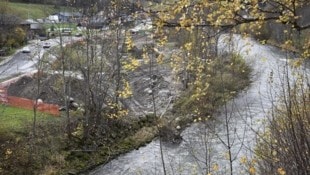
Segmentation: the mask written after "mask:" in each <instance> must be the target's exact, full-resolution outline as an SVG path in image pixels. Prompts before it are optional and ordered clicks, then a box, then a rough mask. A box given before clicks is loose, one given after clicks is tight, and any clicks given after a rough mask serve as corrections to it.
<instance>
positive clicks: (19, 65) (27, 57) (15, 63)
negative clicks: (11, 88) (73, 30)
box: [0, 37, 81, 81]
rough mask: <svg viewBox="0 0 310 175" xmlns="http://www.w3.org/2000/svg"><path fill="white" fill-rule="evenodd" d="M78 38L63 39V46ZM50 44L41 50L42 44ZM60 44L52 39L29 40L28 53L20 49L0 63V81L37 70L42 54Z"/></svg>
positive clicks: (57, 40)
mask: <svg viewBox="0 0 310 175" xmlns="http://www.w3.org/2000/svg"><path fill="white" fill-rule="evenodd" d="M79 39H81V38H79V37H63V44H64V45H66V44H68V43H71V42H74V41H77V40H79ZM46 42H48V43H50V45H51V47H50V48H46V49H44V48H43V44H44V43H46ZM59 44H60V40H59V38H53V39H49V40H46V41H40V40H31V41H29V44H28V45H26V46H25V47H28V48H29V49H30V53H23V52H22V49H19V50H17V51H16V53H15V54H13V55H12V56H9V57H7V58H6V59H5V60H4V61H2V62H1V63H0V80H1V81H3V80H7V79H10V78H14V77H16V76H18V75H21V74H25V73H29V72H33V71H34V70H37V67H36V66H37V63H38V61H39V60H40V59H41V58H42V57H43V55H44V53H46V52H48V51H50V50H51V49H52V48H53V47H55V46H57V45H59Z"/></svg>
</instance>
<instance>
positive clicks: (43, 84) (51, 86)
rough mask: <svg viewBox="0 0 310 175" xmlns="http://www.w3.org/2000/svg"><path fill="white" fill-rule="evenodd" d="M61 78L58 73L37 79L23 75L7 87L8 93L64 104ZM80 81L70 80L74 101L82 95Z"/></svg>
mask: <svg viewBox="0 0 310 175" xmlns="http://www.w3.org/2000/svg"><path fill="white" fill-rule="evenodd" d="M62 82H63V80H62V77H61V76H60V75H47V74H45V75H43V76H40V77H39V79H38V77H37V76H36V75H35V76H33V77H29V76H24V77H22V78H20V79H19V80H18V81H16V82H15V83H12V84H11V85H10V86H9V88H8V95H10V96H16V97H22V98H28V99H34V100H35V99H41V100H43V102H45V103H50V104H58V105H60V106H62V105H64V98H63V95H62V94H63V91H62V89H63V83H62ZM79 85H80V82H79V81H78V80H72V81H71V95H70V97H72V98H74V99H75V101H80V99H79V98H81V97H82V93H81V88H80V86H79Z"/></svg>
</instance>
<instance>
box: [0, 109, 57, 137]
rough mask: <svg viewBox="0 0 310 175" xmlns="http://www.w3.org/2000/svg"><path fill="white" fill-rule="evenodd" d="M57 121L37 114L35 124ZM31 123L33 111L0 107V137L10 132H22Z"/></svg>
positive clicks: (55, 118)
mask: <svg viewBox="0 0 310 175" xmlns="http://www.w3.org/2000/svg"><path fill="white" fill-rule="evenodd" d="M56 120H59V118H58V117H53V116H50V115H48V114H44V113H37V122H38V123H39V122H51V121H56ZM32 122H33V111H32V110H26V109H21V108H15V107H9V106H4V105H1V106H0V135H1V134H7V133H11V132H23V131H24V130H25V129H26V127H29V126H31V124H32Z"/></svg>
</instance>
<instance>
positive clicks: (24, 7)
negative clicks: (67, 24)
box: [8, 2, 56, 19]
mask: <svg viewBox="0 0 310 175" xmlns="http://www.w3.org/2000/svg"><path fill="white" fill-rule="evenodd" d="M8 6H9V8H10V10H11V12H12V13H13V14H16V15H18V16H20V17H21V18H22V19H27V18H33V19H39V18H44V17H47V16H48V15H50V14H53V13H55V12H56V9H55V8H54V6H53V5H43V4H42V5H41V4H30V3H29V4H25V3H13V2H9V3H8Z"/></svg>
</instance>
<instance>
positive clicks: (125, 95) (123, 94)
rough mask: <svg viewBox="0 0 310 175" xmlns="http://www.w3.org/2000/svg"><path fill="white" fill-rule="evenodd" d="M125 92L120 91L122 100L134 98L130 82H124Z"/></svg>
mask: <svg viewBox="0 0 310 175" xmlns="http://www.w3.org/2000/svg"><path fill="white" fill-rule="evenodd" d="M123 83H124V86H123V90H122V91H119V92H118V93H119V97H121V98H129V97H131V96H132V90H131V86H130V84H129V82H128V81H126V80H124V82H123Z"/></svg>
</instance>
